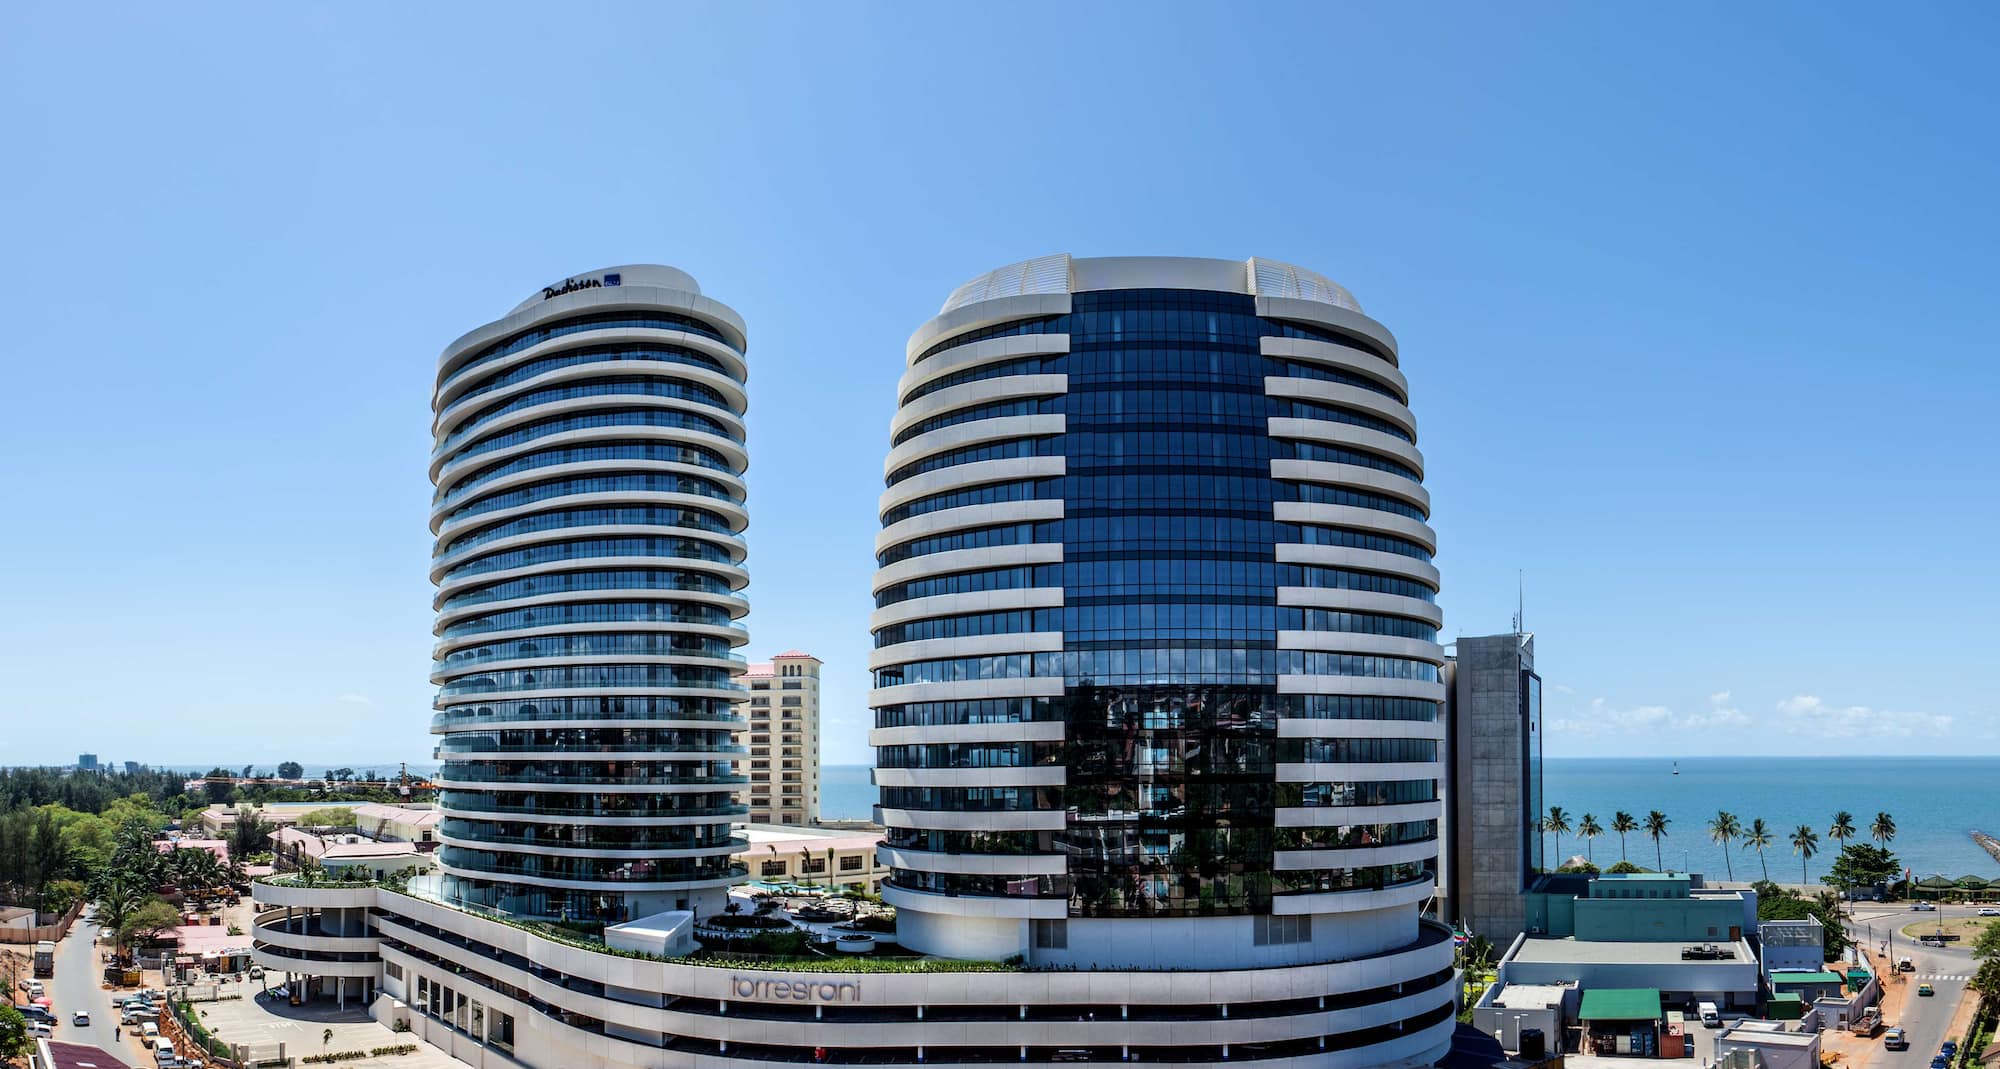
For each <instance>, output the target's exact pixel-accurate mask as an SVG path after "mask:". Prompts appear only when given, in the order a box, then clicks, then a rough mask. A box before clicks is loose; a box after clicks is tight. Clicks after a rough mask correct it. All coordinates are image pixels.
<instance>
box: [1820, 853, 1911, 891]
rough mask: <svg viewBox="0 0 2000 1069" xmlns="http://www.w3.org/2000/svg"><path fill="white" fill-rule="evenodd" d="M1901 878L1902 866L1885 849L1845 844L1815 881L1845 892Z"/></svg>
mask: <svg viewBox="0 0 2000 1069" xmlns="http://www.w3.org/2000/svg"><path fill="white" fill-rule="evenodd" d="M1902 874H1903V863H1902V862H1900V861H1898V860H1896V855H1894V854H1892V853H1890V852H1889V851H1888V849H1887V848H1886V847H1881V846H1875V845H1873V844H1870V843H1848V844H1847V845H1846V846H1843V847H1841V848H1840V856H1839V857H1836V858H1834V860H1833V865H1832V867H1830V868H1829V869H1828V870H1827V873H1826V875H1824V876H1821V877H1820V878H1819V879H1820V882H1821V883H1824V884H1829V885H1831V886H1834V887H1838V888H1840V889H1842V890H1848V889H1851V888H1855V887H1873V886H1875V885H1876V884H1878V883H1881V884H1886V883H1890V882H1892V881H1894V880H1895V879H1896V878H1897V877H1898V876H1901V875H1902Z"/></svg>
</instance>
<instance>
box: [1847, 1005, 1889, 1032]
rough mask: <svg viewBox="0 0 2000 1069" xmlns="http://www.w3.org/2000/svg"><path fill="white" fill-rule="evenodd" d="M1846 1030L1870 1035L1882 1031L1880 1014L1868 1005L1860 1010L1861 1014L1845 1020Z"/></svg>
mask: <svg viewBox="0 0 2000 1069" xmlns="http://www.w3.org/2000/svg"><path fill="white" fill-rule="evenodd" d="M1847 1030H1848V1031H1849V1032H1852V1033H1854V1034H1855V1035H1857V1036H1872V1035H1876V1034H1878V1033H1880V1032H1881V1031H1882V1014H1881V1013H1880V1012H1878V1011H1877V1010H1876V1009H1875V1007H1873V1006H1870V1007H1868V1008H1867V1009H1865V1010H1862V1011H1861V1016H1859V1017H1856V1018H1854V1019H1853V1020H1851V1021H1849V1022H1847Z"/></svg>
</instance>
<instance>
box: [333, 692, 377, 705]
mask: <svg viewBox="0 0 2000 1069" xmlns="http://www.w3.org/2000/svg"><path fill="white" fill-rule="evenodd" d="M333 700H334V701H337V702H339V703H340V704H342V705H374V704H375V699H373V698H370V697H369V696H368V695H366V694H342V695H341V696H340V697H338V698H335V699H333Z"/></svg>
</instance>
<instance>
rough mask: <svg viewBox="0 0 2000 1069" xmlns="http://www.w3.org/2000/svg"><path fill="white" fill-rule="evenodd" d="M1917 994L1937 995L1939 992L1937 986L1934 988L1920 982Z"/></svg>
mask: <svg viewBox="0 0 2000 1069" xmlns="http://www.w3.org/2000/svg"><path fill="white" fill-rule="evenodd" d="M1917 994H1919V995H1924V996H1930V995H1935V994H1937V988H1934V987H1932V986H1931V985H1929V984H1918V985H1917Z"/></svg>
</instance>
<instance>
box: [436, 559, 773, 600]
mask: <svg viewBox="0 0 2000 1069" xmlns="http://www.w3.org/2000/svg"><path fill="white" fill-rule="evenodd" d="M630 568H666V569H672V570H673V571H677V572H680V571H686V572H702V573H704V574H707V575H713V576H716V577H717V578H720V579H722V580H723V581H724V582H726V583H728V584H729V589H731V590H742V589H743V588H744V587H747V586H749V585H750V573H749V572H747V571H745V570H744V569H743V567H742V565H738V564H724V563H723V562H721V561H714V560H703V559H701V558H699V557H669V556H653V555H647V556H643V557H564V558H562V559H560V560H547V561H539V562H537V563H534V564H523V565H521V566H520V567H518V568H496V569H494V570H493V571H490V572H479V573H477V574H474V575H460V576H454V577H452V578H450V579H446V580H444V581H442V582H440V583H438V588H437V593H436V594H434V595H433V596H432V601H431V605H432V606H433V607H436V606H438V605H442V604H444V601H445V599H447V598H450V597H454V596H456V595H458V594H460V593H463V592H464V591H467V590H474V589H477V588H479V587H484V586H492V585H493V584H495V583H504V582H506V581H508V580H510V579H523V578H527V577H528V576H534V575H560V574H563V573H565V572H596V571H609V570H613V569H630Z"/></svg>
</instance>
